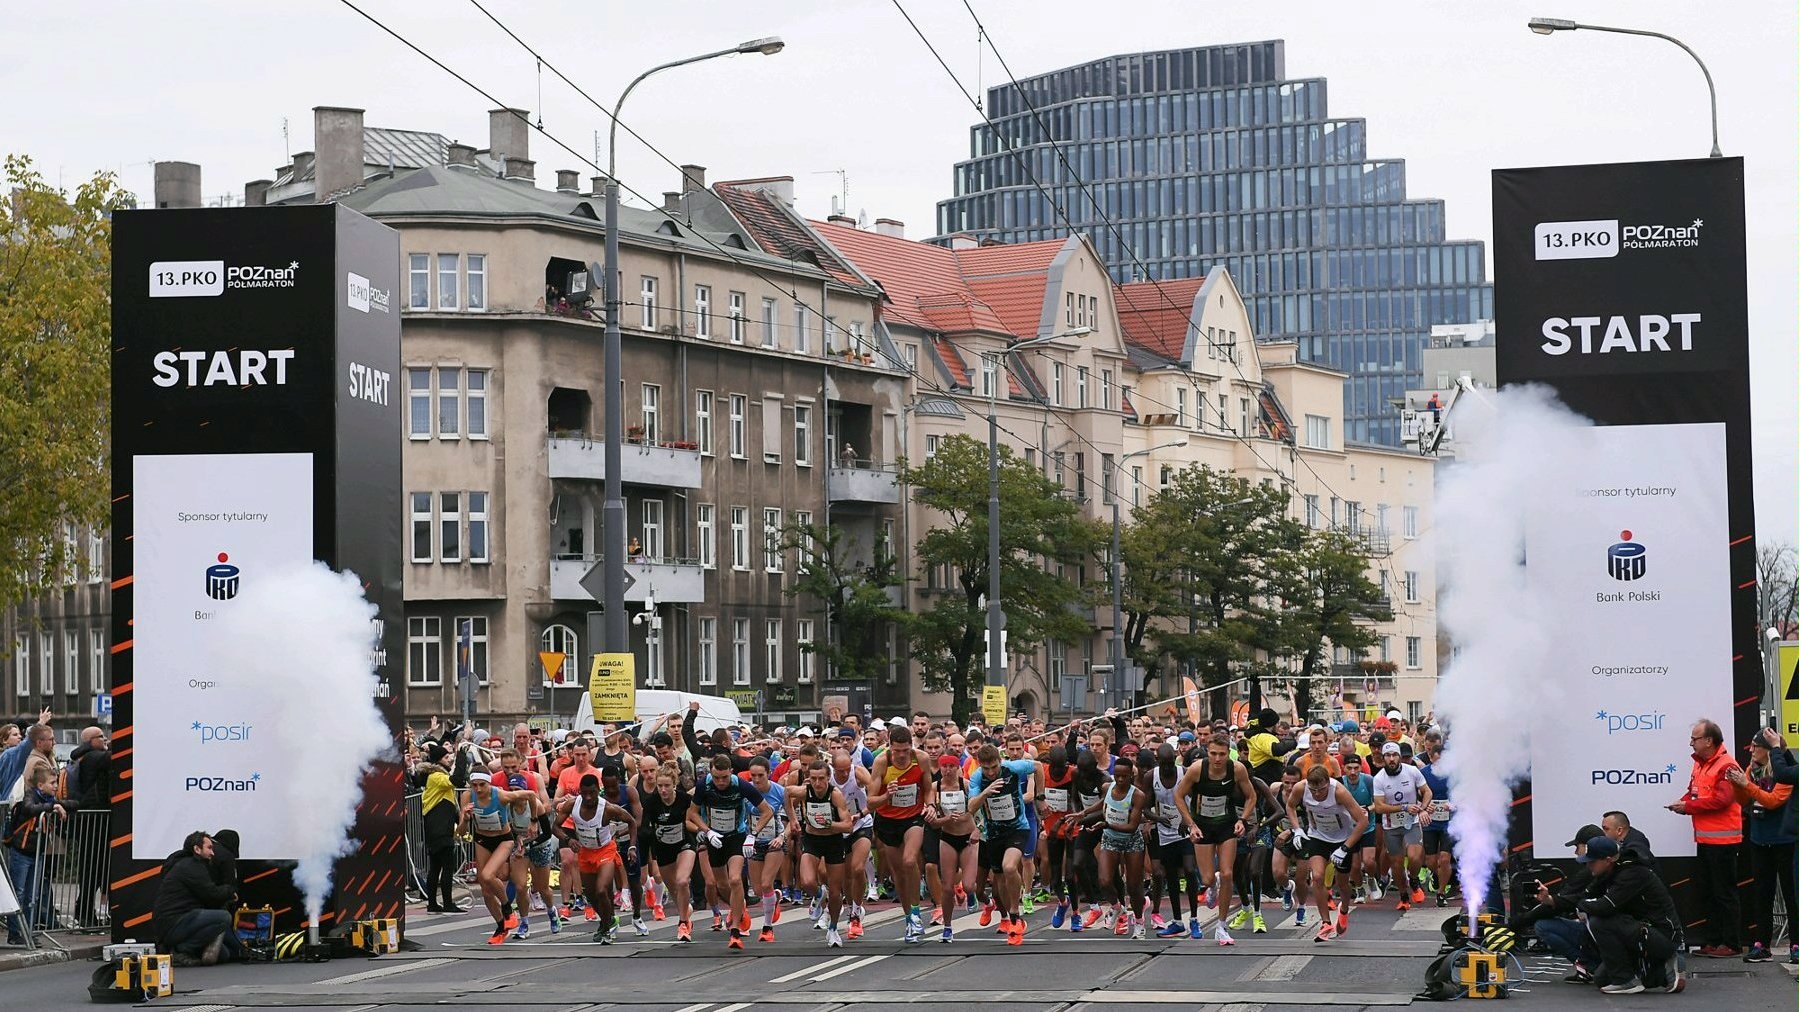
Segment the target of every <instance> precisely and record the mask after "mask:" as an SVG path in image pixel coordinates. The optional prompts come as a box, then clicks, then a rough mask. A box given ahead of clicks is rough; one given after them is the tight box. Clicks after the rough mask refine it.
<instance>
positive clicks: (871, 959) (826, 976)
mask: <svg viewBox="0 0 1799 1012" xmlns="http://www.w3.org/2000/svg"><path fill="white" fill-rule="evenodd" d="M888 955H890V954H884V955H880V956H865V957H863V958H861V959H859V960H857V961H855V962H854V963H845V964H844V965H842V966H840V967H838V968H837V969H835V970H829V971H826V972H825V973H821V974H818V975H817V976H815V977H812V978H811V983H814V984H818V983H821V982H823V981H827V980H830V979H831V978H832V977H838V976H842V975H843V974H846V973H849V972H850V971H852V970H860V969H862V968H863V967H865V966H873V965H874V964H876V963H879V962H880V961H881V960H883V959H886V958H887V957H888Z"/></svg>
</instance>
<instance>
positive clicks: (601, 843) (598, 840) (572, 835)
mask: <svg viewBox="0 0 1799 1012" xmlns="http://www.w3.org/2000/svg"><path fill="white" fill-rule="evenodd" d="M577 790H578V792H579V793H577V794H571V795H567V796H565V797H563V798H562V799H561V800H559V801H558V802H557V803H556V808H557V811H559V812H561V813H562V814H563V815H566V816H567V821H566V822H565V823H564V824H563V825H564V826H566V827H567V828H566V829H565V830H564V831H563V835H564V841H565V842H566V843H567V845H568V849H569V850H572V851H574V852H575V855H576V857H575V861H574V862H571V863H570V864H567V865H564V868H565V869H567V868H579V869H580V873H581V879H582V883H583V885H584V886H585V888H586V893H587V897H588V902H589V903H590V904H592V905H593V906H590V907H589V908H588V909H589V910H592V909H593V907H594V906H597V907H598V908H599V911H598V913H597V914H595V915H594V916H595V917H597V918H598V919H599V922H600V923H599V926H598V927H596V928H594V931H593V940H594V941H596V942H598V943H600V944H601V945H611V944H612V943H613V942H614V941H616V940H617V939H618V928H617V927H616V925H615V918H614V916H613V909H612V883H613V875H614V872H615V871H616V870H617V869H619V868H620V867H622V863H621V862H620V861H619V858H618V844H617V842H616V841H614V840H613V838H612V833H613V830H612V827H613V826H614V825H616V824H618V823H619V822H623V823H625V824H626V825H627V826H628V827H629V828H630V830H631V831H632V832H635V831H636V826H637V822H636V816H634V815H632V813H630V812H628V811H626V810H624V809H622V808H620V807H618V806H617V805H615V804H613V803H612V802H610V801H607V800H606V799H605V798H604V797H602V796H601V794H600V778H599V777H597V776H595V775H594V774H592V773H588V774H586V775H585V776H583V777H582V778H581V782H580V784H579V785H578V787H577ZM564 874H567V872H566V871H565V872H564Z"/></svg>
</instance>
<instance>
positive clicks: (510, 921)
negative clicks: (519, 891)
mask: <svg viewBox="0 0 1799 1012" xmlns="http://www.w3.org/2000/svg"><path fill="white" fill-rule="evenodd" d="M516 927H518V911H516V910H514V911H513V912H512V913H509V914H507V915H506V930H507V931H511V930H512V929H513V928H516Z"/></svg>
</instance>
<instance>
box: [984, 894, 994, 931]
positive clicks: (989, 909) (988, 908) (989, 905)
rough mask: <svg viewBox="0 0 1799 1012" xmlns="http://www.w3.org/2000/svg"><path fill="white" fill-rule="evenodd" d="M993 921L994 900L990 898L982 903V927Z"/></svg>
mask: <svg viewBox="0 0 1799 1012" xmlns="http://www.w3.org/2000/svg"><path fill="white" fill-rule="evenodd" d="M992 923H993V901H992V900H988V901H987V902H985V903H983V904H981V927H983V928H984V927H986V926H987V925H989V924H992Z"/></svg>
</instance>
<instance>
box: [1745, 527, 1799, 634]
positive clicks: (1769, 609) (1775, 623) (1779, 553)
mask: <svg viewBox="0 0 1799 1012" xmlns="http://www.w3.org/2000/svg"><path fill="white" fill-rule="evenodd" d="M1755 591H1756V597H1757V598H1758V600H1757V602H1756V604H1757V609H1758V611H1759V615H1758V617H1759V618H1760V620H1761V627H1762V628H1763V629H1778V630H1780V634H1781V635H1782V636H1783V637H1784V636H1786V635H1787V633H1788V632H1789V631H1790V630H1791V629H1792V628H1793V623H1794V621H1795V620H1799V551H1795V550H1794V548H1793V546H1792V545H1789V544H1786V543H1784V542H1780V541H1774V542H1768V543H1765V544H1762V545H1760V546H1759V547H1758V548H1757V549H1756V552H1755Z"/></svg>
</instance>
